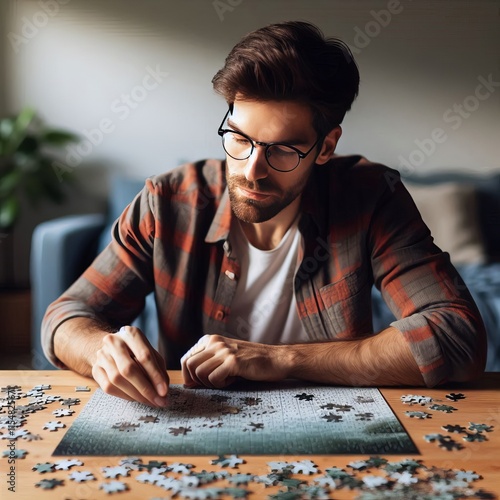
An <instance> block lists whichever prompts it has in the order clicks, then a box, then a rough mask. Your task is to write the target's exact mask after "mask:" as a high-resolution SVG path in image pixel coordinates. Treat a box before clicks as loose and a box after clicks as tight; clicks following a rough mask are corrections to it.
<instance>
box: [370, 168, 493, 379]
mask: <svg viewBox="0 0 500 500" xmlns="http://www.w3.org/2000/svg"><path fill="white" fill-rule="evenodd" d="M384 182H385V189H384V193H383V195H382V196H381V197H380V199H379V202H378V206H377V207H376V209H375V211H374V213H373V216H372V220H371V225H370V230H369V241H370V246H371V251H372V268H373V273H374V280H375V286H377V288H379V289H380V290H381V293H382V296H383V298H384V300H385V301H386V303H387V305H388V306H389V308H390V309H391V311H392V312H393V314H394V315H395V317H396V321H394V322H393V323H391V326H393V327H395V328H397V329H398V330H399V331H400V332H401V333H402V335H403V337H404V338H405V340H406V341H407V342H408V345H409V347H410V349H411V352H412V354H413V356H414V358H415V361H416V362H417V364H418V366H419V368H420V371H421V373H422V376H423V378H424V381H425V383H426V384H427V385H428V386H430V387H432V386H435V385H437V384H440V383H443V382H445V381H457V382H458V381H466V380H470V379H472V378H475V377H477V376H478V375H480V374H481V373H482V372H483V371H484V366H485V360H486V333H485V328H484V324H483V321H482V319H481V316H480V314H479V311H478V309H477V306H476V304H475V303H474V300H473V299H472V296H471V295H470V293H469V291H468V289H467V287H466V285H465V284H464V282H463V280H462V278H461V277H460V275H459V273H458V272H457V270H456V269H455V268H454V266H453V265H452V264H451V262H450V258H449V254H448V253H446V252H442V251H441V250H440V249H439V248H438V247H437V246H436V245H434V243H433V239H432V236H431V234H430V231H429V229H428V228H427V226H426V225H425V224H424V222H423V221H422V218H421V216H420V214H419V212H418V209H417V208H416V206H415V204H414V202H413V200H412V199H411V197H410V195H409V193H408V191H407V190H406V188H405V187H404V185H403V183H402V182H401V180H400V178H399V174H397V172H395V171H389V172H388V173H386V175H385V179H384Z"/></svg>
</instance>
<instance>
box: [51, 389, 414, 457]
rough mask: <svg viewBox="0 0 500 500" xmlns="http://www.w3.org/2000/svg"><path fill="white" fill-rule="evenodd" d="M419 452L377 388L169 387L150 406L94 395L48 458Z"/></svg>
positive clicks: (100, 392) (99, 394)
mask: <svg viewBox="0 0 500 500" xmlns="http://www.w3.org/2000/svg"><path fill="white" fill-rule="evenodd" d="M235 452H237V453H242V454H243V453H244V454H249V455H283V454H331V453H336V454H339V453H344V454H347V453H348V454H355V453H356V454H357V453H372V454H375V453H393V454H399V453H418V450H417V448H416V447H415V445H414V443H413V442H412V440H411V438H410V437H409V436H408V434H407V433H406V431H405V430H404V428H403V426H402V425H401V423H400V422H399V420H398V419H397V418H396V416H395V415H394V413H393V412H392V410H391V408H390V407H389V405H388V404H387V403H386V401H385V400H384V398H383V397H382V395H381V394H380V392H379V391H378V389H367V388H355V389H354V388H345V387H323V386H311V385H305V384H303V383H301V384H299V383H293V384H292V383H291V384H283V383H281V384H279V385H276V384H275V385H273V384H262V385H259V386H257V388H255V386H254V388H253V390H251V391H250V390H242V389H241V387H240V388H232V389H224V390H213V389H204V388H200V389H185V388H184V387H183V386H181V385H172V386H171V387H170V389H169V396H168V404H167V407H166V408H164V409H156V408H152V407H149V406H145V405H142V404H140V403H133V402H128V401H125V400H122V399H119V398H116V397H113V396H109V395H107V394H105V393H103V392H102V391H101V390H97V391H96V392H95V393H94V394H93V396H92V398H91V399H90V401H89V402H88V404H87V405H86V406H85V408H84V409H83V411H82V412H81V413H80V415H79V416H78V417H77V418H76V420H75V421H74V422H73V423H72V425H71V427H70V429H69V430H68V431H67V433H66V434H65V436H64V437H63V439H62V440H61V442H60V443H59V445H58V446H57V448H56V450H55V451H54V455H61V456H64V455H75V454H77V455H141V454H142V455H226V454H228V455H230V454H233V453H235Z"/></svg>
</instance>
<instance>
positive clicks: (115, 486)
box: [99, 481, 128, 494]
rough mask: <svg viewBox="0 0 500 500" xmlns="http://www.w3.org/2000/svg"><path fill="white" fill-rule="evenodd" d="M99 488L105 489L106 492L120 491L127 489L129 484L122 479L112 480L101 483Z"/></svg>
mask: <svg viewBox="0 0 500 500" xmlns="http://www.w3.org/2000/svg"><path fill="white" fill-rule="evenodd" d="M99 489H101V490H104V491H105V492H106V493H108V494H111V493H119V492H120V491H127V490H128V486H127V484H126V483H122V482H121V481H111V482H109V483H101V484H100V485H99Z"/></svg>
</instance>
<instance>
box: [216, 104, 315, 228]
mask: <svg viewBox="0 0 500 500" xmlns="http://www.w3.org/2000/svg"><path fill="white" fill-rule="evenodd" d="M225 128H229V129H232V130H235V131H238V132H242V133H244V134H245V135H247V136H248V137H250V138H251V139H253V140H254V141H258V142H265V143H270V142H279V143H284V144H288V145H291V146H294V147H296V148H298V149H299V150H300V151H302V152H306V151H308V150H309V148H311V146H312V145H313V144H314V143H315V142H316V140H317V138H318V136H317V133H316V131H315V130H314V128H313V126H312V113H311V111H310V109H309V108H308V107H307V106H305V105H303V104H299V103H296V102H275V101H270V102H257V101H243V100H238V99H237V100H236V101H235V102H234V109H233V113H232V114H230V115H229V117H228V120H227V123H226V125H225ZM316 156H317V150H316V148H315V149H314V150H313V151H311V153H310V154H309V155H308V156H307V157H306V158H304V159H302V160H300V163H299V165H298V167H297V168H296V169H295V170H292V171H291V172H278V171H276V170H274V169H273V168H271V167H270V166H269V164H268V163H267V160H266V157H265V148H264V147H262V146H257V147H256V148H255V149H254V151H253V153H252V155H251V156H250V158H248V159H246V160H235V159H233V158H231V157H230V156H228V155H226V157H227V169H226V179H227V184H228V189H229V199H230V202H231V208H232V210H233V212H234V214H235V215H236V216H237V217H238V218H239V219H241V220H242V221H244V222H248V223H258V222H265V221H268V220H270V219H272V218H273V217H275V216H276V215H278V214H279V213H280V212H281V211H282V210H283V209H284V208H286V207H288V206H289V205H290V204H291V203H292V202H293V201H294V200H298V199H299V197H300V195H301V193H302V191H303V190H304V188H305V186H306V183H307V180H308V178H309V175H310V173H311V170H312V168H313V166H314V162H315V158H316Z"/></svg>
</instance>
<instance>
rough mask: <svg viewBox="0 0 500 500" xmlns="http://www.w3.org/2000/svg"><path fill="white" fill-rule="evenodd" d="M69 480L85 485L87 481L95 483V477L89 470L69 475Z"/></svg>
mask: <svg viewBox="0 0 500 500" xmlns="http://www.w3.org/2000/svg"><path fill="white" fill-rule="evenodd" d="M69 478H70V479H71V481H75V482H77V483H83V482H86V481H95V477H94V475H93V474H92V472H90V471H88V470H85V471H75V472H72V473H71V474H70V475H69Z"/></svg>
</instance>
